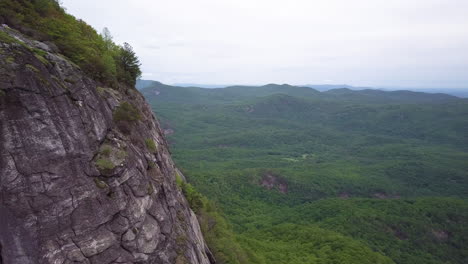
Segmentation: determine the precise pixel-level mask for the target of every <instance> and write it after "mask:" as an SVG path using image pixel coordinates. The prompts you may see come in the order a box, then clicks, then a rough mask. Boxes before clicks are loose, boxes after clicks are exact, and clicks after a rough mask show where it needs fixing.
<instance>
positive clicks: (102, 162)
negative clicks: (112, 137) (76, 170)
mask: <svg viewBox="0 0 468 264" xmlns="http://www.w3.org/2000/svg"><path fill="white" fill-rule="evenodd" d="M96 166H97V168H98V169H99V170H100V171H108V170H112V169H114V168H115V164H114V163H112V161H111V160H110V159H107V158H99V159H97V160H96Z"/></svg>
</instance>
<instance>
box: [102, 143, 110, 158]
mask: <svg viewBox="0 0 468 264" xmlns="http://www.w3.org/2000/svg"><path fill="white" fill-rule="evenodd" d="M111 152H112V147H111V146H109V145H103V146H102V147H101V149H100V151H99V153H100V154H101V155H103V156H105V157H109V156H110V154H111Z"/></svg>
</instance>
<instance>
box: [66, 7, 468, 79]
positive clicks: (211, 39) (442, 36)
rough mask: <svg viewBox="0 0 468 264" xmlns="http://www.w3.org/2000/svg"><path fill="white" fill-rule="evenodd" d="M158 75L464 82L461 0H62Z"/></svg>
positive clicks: (467, 39)
mask: <svg viewBox="0 0 468 264" xmlns="http://www.w3.org/2000/svg"><path fill="white" fill-rule="evenodd" d="M62 2H63V5H64V7H66V9H67V10H68V12H69V13H71V14H73V15H75V16H76V17H78V18H81V19H83V20H85V21H86V22H88V23H89V24H91V25H92V26H93V27H95V28H96V29H97V30H98V31H99V32H100V31H101V30H102V28H104V27H108V28H109V29H110V31H111V32H112V34H113V35H114V39H115V41H116V42H118V43H122V42H129V43H130V44H131V45H132V46H133V47H134V49H135V50H136V52H137V53H138V55H139V57H140V59H141V62H142V63H143V72H144V79H153V80H159V81H162V82H165V83H205V84H207V83H215V84H265V83H273V82H274V83H290V84H308V83H313V84H318V83H320V84H321V83H335V84H338V83H339V84H341V83H347V84H351V85H361V86H374V87H375V86H378V87H383V86H397V87H438V88H443V87H447V88H457V87H463V88H468V15H467V14H468V0H352V1H351V0H62Z"/></svg>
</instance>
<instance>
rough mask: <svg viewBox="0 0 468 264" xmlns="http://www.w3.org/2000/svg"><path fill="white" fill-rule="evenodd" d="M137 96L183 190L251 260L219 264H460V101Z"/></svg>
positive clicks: (258, 91)
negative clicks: (213, 212)
mask: <svg viewBox="0 0 468 264" xmlns="http://www.w3.org/2000/svg"><path fill="white" fill-rule="evenodd" d="M142 92H143V94H144V95H145V97H146V98H147V100H149V101H150V103H151V104H152V107H153V110H154V111H155V112H156V113H158V116H159V117H160V118H161V121H162V123H163V126H164V127H165V129H166V133H167V136H168V139H169V141H170V143H171V146H172V151H173V155H174V158H175V159H176V162H177V163H178V165H179V166H180V167H181V168H182V169H183V171H184V172H185V175H186V177H187V178H188V180H189V182H191V183H192V184H193V185H194V186H195V188H196V189H197V190H199V191H200V192H201V193H202V194H203V195H205V196H207V197H208V198H210V199H211V200H213V201H215V203H216V204H217V206H218V207H219V208H220V209H221V210H222V211H223V212H224V214H225V216H226V217H227V220H228V222H229V223H230V224H231V225H232V226H231V228H232V230H233V231H234V234H232V236H231V239H233V240H235V241H237V242H238V243H239V245H240V247H241V248H242V249H244V250H246V251H247V252H250V254H247V257H248V259H246V260H245V261H242V260H239V259H235V258H228V257H227V258H226V262H225V263H404V264H415V263H421V264H423V263H424V264H426V263H433V264H436V263H466V262H467V261H468V251H467V250H466V249H465V246H464V245H466V242H467V239H468V229H467V228H466V226H467V223H468V215H467V212H468V210H467V209H468V202H467V200H466V199H467V197H468V163H467V162H466V161H467V160H468V134H467V133H466V131H468V119H467V118H466V117H467V116H468V101H467V100H466V99H459V98H457V97H453V96H449V95H444V94H427V93H415V92H409V91H397V92H382V91H374V90H363V91H352V90H348V89H335V90H331V91H328V92H318V91H316V90H313V89H311V88H307V87H295V86H289V85H273V84H271V85H266V86H261V87H245V86H236V87H228V88H224V89H201V88H187V87H173V86H167V85H163V84H161V83H154V84H153V85H152V86H150V87H147V88H145V89H143V91H142ZM215 222H216V221H213V223H212V226H216V223H215ZM226 228H227V230H229V228H230V227H229V225H227V226H226ZM215 239H216V238H215ZM224 246H226V245H224ZM221 247H222V246H219V247H218V248H217V250H218V254H220V252H221V253H222V252H229V251H230V250H229V248H221Z"/></svg>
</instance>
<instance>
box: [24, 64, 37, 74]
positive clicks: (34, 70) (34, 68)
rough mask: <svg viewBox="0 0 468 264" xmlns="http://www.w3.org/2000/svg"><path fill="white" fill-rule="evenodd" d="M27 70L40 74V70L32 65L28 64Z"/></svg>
mask: <svg viewBox="0 0 468 264" xmlns="http://www.w3.org/2000/svg"><path fill="white" fill-rule="evenodd" d="M26 69H28V70H31V71H33V72H36V73H37V72H39V69H38V68H36V67H34V66H33V65H31V64H26Z"/></svg>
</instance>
